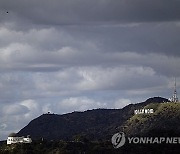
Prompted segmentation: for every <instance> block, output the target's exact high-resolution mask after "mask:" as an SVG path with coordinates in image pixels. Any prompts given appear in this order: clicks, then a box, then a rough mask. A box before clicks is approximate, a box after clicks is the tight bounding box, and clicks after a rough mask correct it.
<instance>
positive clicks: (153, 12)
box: [0, 0, 180, 25]
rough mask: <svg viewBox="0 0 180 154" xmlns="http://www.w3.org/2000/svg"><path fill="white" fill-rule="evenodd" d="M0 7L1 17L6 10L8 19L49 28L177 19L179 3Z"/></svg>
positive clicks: (21, 1) (102, 1) (89, 1)
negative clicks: (51, 26)
mask: <svg viewBox="0 0 180 154" xmlns="http://www.w3.org/2000/svg"><path fill="white" fill-rule="evenodd" d="M0 8H1V17H2V13H3V12H4V14H5V12H6V11H8V12H9V16H11V14H13V15H15V16H19V17H21V18H24V19H28V20H30V21H31V22H34V23H41V24H50V25H51V24H53V25H54V24H87V23H118V22H154V21H177V20H179V19H180V1H179V0H151V1H150V0H117V1H116V0H114V1H112V0H86V1H84V0H31V1H29V0H16V1H13V0H7V1H1V2H0ZM3 18H4V17H3ZM1 20H2V18H1ZM4 20H5V18H4Z"/></svg>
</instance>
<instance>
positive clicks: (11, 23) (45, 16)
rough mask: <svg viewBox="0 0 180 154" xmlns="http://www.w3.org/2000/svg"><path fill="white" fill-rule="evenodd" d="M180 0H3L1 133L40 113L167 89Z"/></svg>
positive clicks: (175, 64) (176, 72)
mask: <svg viewBox="0 0 180 154" xmlns="http://www.w3.org/2000/svg"><path fill="white" fill-rule="evenodd" d="M179 4H180V1H178V0H171V1H168V0H163V1H162V0H156V1H155V0H152V1H148V0H136V1H134V0H119V1H112V0H99V1H95V0H86V1H84V0H75V1H68V0H51V1H50V0H44V1H42V0H36V1H35V0H32V1H28V0H16V2H15V1H13V0H9V1H1V2H0V90H1V93H0V105H1V109H0V115H1V118H0V134H1V135H0V140H2V139H6V137H7V135H8V133H10V132H17V131H19V129H21V128H22V127H24V126H25V125H27V124H28V122H29V121H31V120H32V119H33V118H36V117H37V116H39V115H41V114H43V113H47V112H49V111H51V112H53V113H57V114H62V113H67V112H73V111H84V110H88V109H93V108H122V107H124V106H125V105H127V104H129V103H136V102H141V101H144V100H145V99H147V98H149V97H153V96H163V97H167V98H168V97H170V96H171V95H172V92H173V91H172V90H173V84H174V83H173V82H174V77H176V78H177V90H178V91H179V86H180V84H179V81H180V65H179V64H180V52H179V51H180V47H179V41H180V5H179Z"/></svg>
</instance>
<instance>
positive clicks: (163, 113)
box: [125, 103, 180, 136]
mask: <svg viewBox="0 0 180 154" xmlns="http://www.w3.org/2000/svg"><path fill="white" fill-rule="evenodd" d="M151 108H152V109H154V113H152V114H137V115H134V116H132V117H131V118H130V119H129V120H128V121H127V122H125V125H126V126H127V127H126V129H125V132H126V134H128V135H140V136H144V135H151V136H156V135H157V136H159V135H162V136H168V135H171V136H172V135H174V136H175V135H178V134H179V132H180V125H179V119H180V103H158V104H157V103H151V104H148V105H146V106H145V107H144V109H151ZM174 130H176V131H174Z"/></svg>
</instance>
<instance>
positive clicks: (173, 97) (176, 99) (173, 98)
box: [172, 78, 178, 103]
mask: <svg viewBox="0 0 180 154" xmlns="http://www.w3.org/2000/svg"><path fill="white" fill-rule="evenodd" d="M172 102H175V103H176V102H178V97H177V90H176V78H175V82H174V93H173V96H172Z"/></svg>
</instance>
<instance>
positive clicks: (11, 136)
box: [7, 133, 32, 144]
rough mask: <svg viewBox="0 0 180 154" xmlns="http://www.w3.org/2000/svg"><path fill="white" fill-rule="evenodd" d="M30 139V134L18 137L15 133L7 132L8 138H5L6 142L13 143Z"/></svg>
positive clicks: (28, 141)
mask: <svg viewBox="0 0 180 154" xmlns="http://www.w3.org/2000/svg"><path fill="white" fill-rule="evenodd" d="M31 142H32V139H31V138H30V136H27V137H24V136H22V137H19V136H17V134H16V133H11V134H9V136H8V138H7V144H14V143H31Z"/></svg>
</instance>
